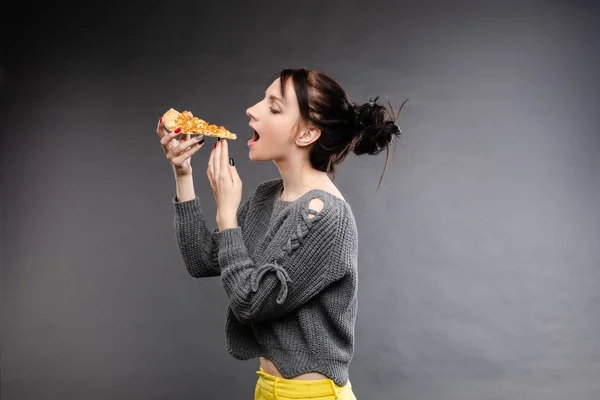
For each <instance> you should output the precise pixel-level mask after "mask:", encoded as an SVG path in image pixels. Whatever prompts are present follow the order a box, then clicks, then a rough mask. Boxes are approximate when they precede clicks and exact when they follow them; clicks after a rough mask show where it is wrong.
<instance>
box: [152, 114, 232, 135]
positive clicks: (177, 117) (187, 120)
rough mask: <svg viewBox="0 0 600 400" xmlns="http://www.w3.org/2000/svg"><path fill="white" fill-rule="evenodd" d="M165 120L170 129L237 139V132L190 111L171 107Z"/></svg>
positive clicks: (164, 117)
mask: <svg viewBox="0 0 600 400" xmlns="http://www.w3.org/2000/svg"><path fill="white" fill-rule="evenodd" d="M163 121H165V128H167V129H168V130H169V131H172V130H173V129H177V128H181V133H188V134H190V135H202V136H210V137H219V138H223V139H230V140H235V139H237V136H236V134H235V133H232V132H229V131H228V130H227V129H225V127H223V126H217V125H213V124H209V123H208V122H206V121H204V120H203V119H200V118H197V117H194V116H193V115H192V113H191V112H189V111H183V112H179V111H177V110H175V109H173V108H171V109H170V110H169V111H167V112H166V113H164V115H163Z"/></svg>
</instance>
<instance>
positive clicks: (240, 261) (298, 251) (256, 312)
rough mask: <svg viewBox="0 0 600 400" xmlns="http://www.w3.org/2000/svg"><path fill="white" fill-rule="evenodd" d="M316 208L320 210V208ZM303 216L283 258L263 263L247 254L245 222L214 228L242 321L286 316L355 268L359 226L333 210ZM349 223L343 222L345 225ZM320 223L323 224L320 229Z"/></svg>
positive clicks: (227, 285) (229, 289) (223, 269)
mask: <svg viewBox="0 0 600 400" xmlns="http://www.w3.org/2000/svg"><path fill="white" fill-rule="evenodd" d="M315 213H316V212H315ZM316 214H317V215H316V216H315V217H314V218H308V217H307V216H303V217H304V218H303V219H302V221H303V222H302V223H301V224H300V226H298V228H297V230H296V232H297V233H296V234H293V235H292V237H290V238H288V240H287V241H286V245H285V246H284V248H283V249H282V256H281V257H280V259H279V260H276V261H274V262H271V263H266V264H262V265H257V264H255V263H254V262H253V261H252V259H251V258H250V257H249V256H248V252H247V248H246V246H245V244H244V241H243V237H242V230H241V228H235V229H226V230H223V231H220V232H217V233H215V238H216V241H217V245H218V247H219V253H218V257H219V262H220V264H221V280H222V282H223V286H224V288H225V291H226V292H227V295H228V297H229V300H230V307H231V309H232V311H233V313H234V315H235V316H236V317H237V319H238V320H239V321H240V322H241V323H243V324H247V325H250V324H256V323H260V322H265V321H268V320H271V319H276V318H279V317H281V316H284V315H286V314H288V313H290V312H292V311H294V310H295V309H297V308H298V307H300V306H302V305H303V304H304V303H306V302H308V301H309V300H310V299H312V298H313V297H314V296H315V295H317V294H318V293H319V292H321V291H322V290H323V289H325V288H326V287H327V286H329V285H330V284H332V283H333V282H335V281H337V280H339V279H341V278H342V277H344V276H345V275H346V274H348V273H349V272H350V270H351V269H352V268H355V265H353V264H354V262H353V260H354V259H355V257H354V256H353V254H355V252H356V249H355V248H354V247H353V246H356V245H357V241H356V240H354V237H355V236H348V234H351V235H353V234H354V233H355V232H353V231H352V230H348V229H342V228H344V226H348V225H347V224H341V223H340V222H339V221H338V219H337V217H336V216H335V215H334V214H330V215H327V216H326V217H324V218H319V217H321V216H322V214H318V213H316ZM341 225H344V226H341ZM315 226H318V228H317V229H315Z"/></svg>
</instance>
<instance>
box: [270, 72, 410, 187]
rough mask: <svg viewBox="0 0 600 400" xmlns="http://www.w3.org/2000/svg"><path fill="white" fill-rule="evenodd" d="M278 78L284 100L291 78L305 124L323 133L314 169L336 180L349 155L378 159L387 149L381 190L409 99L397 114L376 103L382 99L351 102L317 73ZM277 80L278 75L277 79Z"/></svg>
mask: <svg viewBox="0 0 600 400" xmlns="http://www.w3.org/2000/svg"><path fill="white" fill-rule="evenodd" d="M278 75H279V78H280V84H281V95H282V96H283V97H285V86H286V83H287V80H288V79H290V78H291V79H292V82H293V84H294V90H295V91H296V97H297V100H298V105H299V106H300V116H301V118H302V120H303V121H307V122H310V123H312V124H313V125H315V126H316V127H318V128H319V129H320V130H321V136H320V137H319V139H318V140H317V141H316V142H315V143H314V144H313V146H312V148H311V150H310V153H309V157H310V162H311V164H312V166H313V167H314V168H315V169H317V170H319V171H323V172H327V173H333V174H334V176H335V172H336V170H335V167H336V165H338V164H340V163H341V162H342V161H343V160H344V159H345V158H346V156H347V155H348V153H349V152H350V151H352V152H354V154H356V155H362V154H370V155H376V154H379V153H380V152H381V151H383V149H386V150H387V155H386V159H385V166H384V168H383V172H382V173H381V177H380V178H379V185H378V186H377V188H379V186H380V185H381V181H382V179H383V175H384V174H385V171H386V169H387V164H388V160H389V156H390V143H391V142H392V141H393V139H394V138H395V137H399V136H400V134H401V130H400V127H399V126H398V123H397V121H398V117H399V115H400V111H401V110H402V107H403V106H404V104H405V103H406V102H407V101H408V99H406V100H405V101H404V102H403V103H402V105H401V106H400V107H399V109H398V111H397V112H395V113H394V110H393V107H392V105H391V104H389V103H388V104H389V106H390V110H389V111H388V110H387V109H386V108H385V106H383V105H381V104H379V103H377V100H378V99H379V97H376V98H375V99H373V100H369V101H368V102H367V103H364V104H362V105H358V104H356V103H353V102H350V100H349V98H348V95H347V94H346V92H345V91H344V90H343V89H342V87H341V86H340V85H339V84H338V83H337V81H336V80H335V79H333V78H331V77H330V76H328V75H326V74H325V73H323V72H320V71H317V70H314V69H306V68H298V69H284V70H283V71H281V72H280V73H279V74H278ZM276 77H277V75H275V77H274V78H276Z"/></svg>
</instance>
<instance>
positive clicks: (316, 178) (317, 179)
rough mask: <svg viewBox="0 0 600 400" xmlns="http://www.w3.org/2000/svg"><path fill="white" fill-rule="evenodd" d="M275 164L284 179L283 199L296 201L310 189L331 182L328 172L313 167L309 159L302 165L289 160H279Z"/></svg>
mask: <svg viewBox="0 0 600 400" xmlns="http://www.w3.org/2000/svg"><path fill="white" fill-rule="evenodd" d="M275 164H276V165H277V169H279V174H280V175H281V178H282V179H283V188H284V189H283V192H282V194H281V199H282V200H286V201H294V200H296V199H297V198H298V197H300V196H302V195H303V194H304V193H306V192H307V191H308V190H311V189H314V188H319V187H323V186H325V185H327V184H328V183H330V179H329V176H327V173H325V172H323V171H318V170H316V169H314V168H312V167H311V166H310V165H309V164H308V161H306V163H304V164H302V165H299V164H295V163H293V162H289V161H288V162H285V161H283V162H282V161H278V162H276V163H275Z"/></svg>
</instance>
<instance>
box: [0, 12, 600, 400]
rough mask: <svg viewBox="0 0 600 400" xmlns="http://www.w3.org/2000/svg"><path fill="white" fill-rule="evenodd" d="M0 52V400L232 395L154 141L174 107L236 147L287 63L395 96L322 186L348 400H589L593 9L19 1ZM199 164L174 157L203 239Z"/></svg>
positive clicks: (217, 317) (356, 96) (220, 319)
mask: <svg viewBox="0 0 600 400" xmlns="http://www.w3.org/2000/svg"><path fill="white" fill-rule="evenodd" d="M18 7H20V8H19V10H18V12H15V13H13V17H12V18H8V19H6V18H5V23H4V25H3V30H4V34H3V35H2V39H1V40H2V42H1V43H2V65H1V75H0V79H1V80H0V90H1V96H2V99H1V101H2V104H1V105H2V107H1V112H2V115H1V118H2V121H3V122H2V142H1V143H2V144H1V145H0V147H1V148H2V159H1V160H2V165H1V168H0V176H1V179H2V181H1V184H2V197H1V210H2V213H1V226H2V232H1V233H2V248H1V251H2V253H1V255H2V270H1V272H2V275H1V279H2V281H1V282H2V288H1V289H2V291H1V295H2V297H1V300H2V343H1V344H2V348H1V356H2V360H1V361H2V362H1V383H2V391H1V397H2V399H3V400H20V399H23V400H35V399H44V400H48V399H82V398H84V399H87V400H95V399H145V400H147V399H218V398H219V399H220V398H232V399H233V398H235V399H250V398H252V393H253V389H254V383H255V381H256V378H257V376H256V374H255V371H256V369H257V368H258V360H250V361H247V362H242V361H237V360H235V359H233V358H231V357H230V356H229V355H228V354H227V352H226V349H225V336H224V322H225V311H226V306H227V298H226V295H225V292H224V290H223V289H222V287H221V285H220V281H219V280H218V279H203V280H195V279H193V278H191V277H190V276H188V275H187V272H186V271H185V267H184V265H183V263H182V261H181V258H180V256H179V253H178V249H177V246H176V243H175V237H174V232H173V222H172V220H173V210H172V206H171V199H172V197H173V195H174V191H175V184H174V179H173V176H172V172H171V169H170V167H169V165H168V162H167V160H166V159H165V157H164V155H163V153H162V150H161V148H160V145H159V142H158V138H157V136H156V135H155V126H156V122H157V120H158V118H159V116H160V115H161V114H162V113H163V112H164V111H166V110H167V109H168V108H170V107H174V108H176V109H190V110H193V111H194V112H195V113H196V114H197V115H200V116H202V117H204V118H205V119H207V120H209V121H212V122H215V123H218V124H224V125H226V126H228V127H229V128H230V129H231V130H232V131H234V132H236V133H238V135H239V136H240V139H239V142H236V143H235V144H233V146H232V153H233V157H234V158H235V160H236V163H237V165H238V167H239V171H240V174H241V177H242V179H243V181H244V195H247V194H248V193H249V192H250V191H251V190H252V189H253V188H254V187H255V186H256V185H257V184H258V183H259V182H261V181H263V180H266V179H271V178H275V177H277V176H278V174H277V170H276V168H275V167H274V165H273V164H272V163H258V164H254V163H251V162H250V161H249V160H248V158H247V147H246V144H245V143H246V141H247V140H248V139H249V138H250V132H249V131H248V127H247V123H248V118H247V116H246V115H245V110H246V108H247V107H248V106H250V105H252V104H254V103H255V102H256V101H258V100H259V99H260V98H261V97H262V95H263V91H264V90H265V89H266V87H267V85H268V83H269V82H268V79H269V78H270V77H271V76H272V75H273V74H275V73H277V72H278V71H279V70H281V69H282V68H286V67H300V66H302V67H312V68H317V69H320V70H322V71H323V72H326V73H329V74H331V75H332V76H333V77H335V78H336V79H338V80H339V81H340V83H341V84H342V86H343V87H344V88H345V89H346V90H347V91H348V93H349V95H350V97H351V99H352V100H354V101H357V102H365V101H367V100H368V98H369V97H374V96H382V98H383V99H389V100H390V101H391V102H392V103H393V104H395V105H397V104H399V103H400V102H401V101H403V100H404V99H405V98H407V97H408V98H409V99H410V100H409V101H408V103H407V104H406V106H405V108H404V110H403V112H402V116H401V119H400V121H401V126H402V128H403V131H404V134H403V139H402V141H401V142H398V145H397V147H396V152H395V155H394V157H393V159H392V161H391V163H390V166H389V169H388V171H387V173H386V176H385V179H384V182H383V186H382V188H381V190H380V191H379V192H376V187H377V181H378V178H379V175H380V172H381V170H382V168H383V163H384V160H385V154H382V155H380V156H379V157H370V158H368V157H360V158H359V157H355V156H351V157H350V158H349V159H348V160H347V161H346V162H345V163H344V164H343V165H342V167H341V168H340V172H339V175H338V180H337V183H338V185H339V187H340V189H341V190H342V192H343V193H344V195H345V196H346V198H347V200H348V201H349V202H350V204H351V205H352V207H353V210H354V213H355V216H356V220H357V224H358V228H359V235H360V250H359V251H360V256H359V262H360V265H359V278H360V287H359V314H358V321H357V326H356V353H355V357H354V360H353V362H352V364H351V367H350V379H351V381H352V383H353V386H354V390H355V393H356V395H357V397H358V398H359V400H361V399H415V400H430V399H444V400H451V399H461V400H465V399H479V400H483V399H486V400H487V399H489V400H492V399H494V400H498V399H540V400H541V399H544V400H551V399H561V400H563V399H570V400H592V399H598V398H600V310H599V308H600V250H599V244H600V212H599V208H600V206H599V204H600V198H599V197H600V196H599V195H600V188H599V187H600V185H599V182H600V156H599V151H600V135H599V129H598V122H600V121H599V117H598V101H599V100H600V95H599V93H600V84H599V82H600V80H599V78H598V76H597V74H598V71H599V70H600V68H599V67H600V62H599V52H598V39H599V35H598V34H599V28H598V26H600V18H599V16H600V13H599V9H598V6H597V5H596V4H595V2H583V1H563V2H552V1H536V2H523V1H521V2H516V1H515V2H490V1H484V2H475V1H473V2H441V1H439V2H404V1H397V2H373V3H367V2H349V1H302V2H257V1H251V2H245V3H242V2H230V1H218V2H211V3H202V2H189V3H188V4H185V3H176V2H168V3H162V4H159V3H155V4H150V3H145V4H142V3H139V4H125V3H117V2H115V3H110V2H104V3H102V4H101V5H100V4H93V3H89V2H80V3H79V4H78V5H73V6H70V7H62V8H59V9H57V8H52V7H51V6H47V5H46V6H37V7H34V5H33V4H30V3H25V2H23V3H21V4H19V5H18ZM207 142H208V146H206V147H205V148H204V150H203V151H202V152H201V153H200V154H198V155H197V156H195V157H194V159H193V162H192V165H193V167H194V175H195V177H196V190H197V193H198V195H199V196H200V198H201V200H202V202H203V204H204V210H205V212H206V214H207V216H208V219H209V221H211V222H212V221H214V211H215V209H214V200H213V198H212V194H211V193H210V189H209V186H208V183H207V181H206V175H205V166H206V162H207V159H208V154H209V151H208V150H209V146H211V145H212V143H213V141H212V140H208V141H207Z"/></svg>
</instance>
